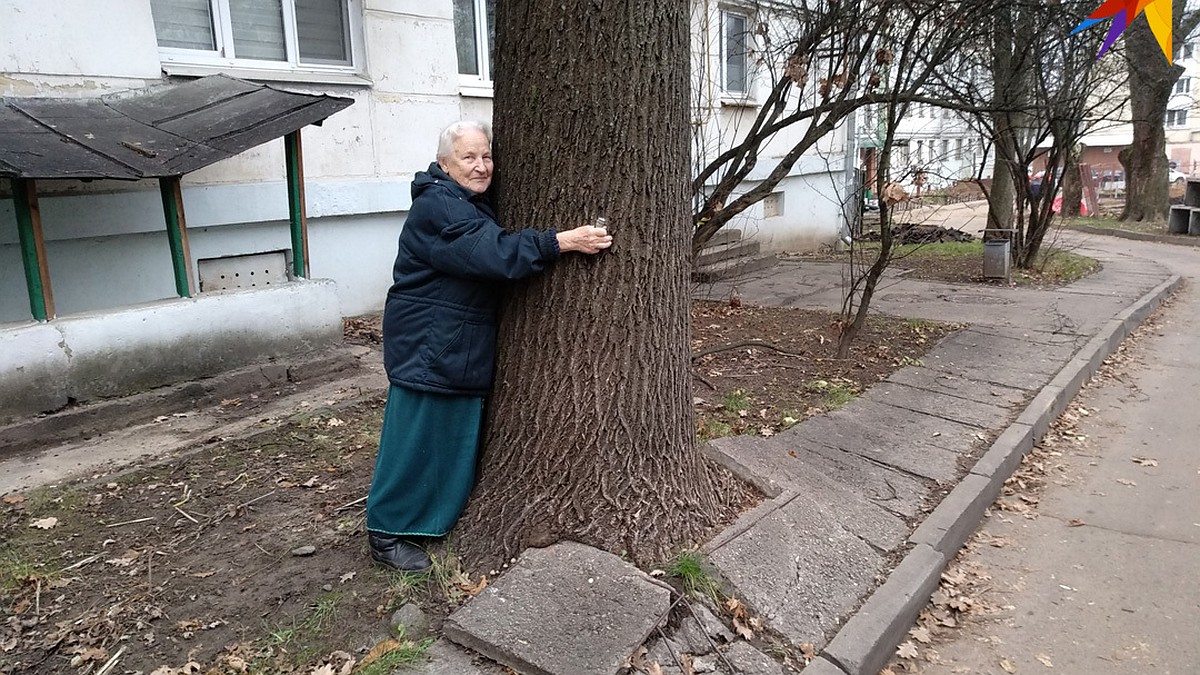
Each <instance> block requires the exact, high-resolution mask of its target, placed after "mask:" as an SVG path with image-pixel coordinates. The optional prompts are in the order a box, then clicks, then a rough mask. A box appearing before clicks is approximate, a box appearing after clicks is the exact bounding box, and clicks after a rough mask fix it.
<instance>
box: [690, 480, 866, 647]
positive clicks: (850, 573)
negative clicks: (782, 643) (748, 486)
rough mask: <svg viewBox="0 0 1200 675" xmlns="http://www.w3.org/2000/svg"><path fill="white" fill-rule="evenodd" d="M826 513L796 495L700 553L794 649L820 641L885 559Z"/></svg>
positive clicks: (823, 642)
mask: <svg viewBox="0 0 1200 675" xmlns="http://www.w3.org/2000/svg"><path fill="white" fill-rule="evenodd" d="M828 508H829V506H828V505H826V504H821V503H819V502H817V501H815V500H813V499H809V498H806V497H805V496H804V495H801V494H796V495H795V496H794V497H793V498H792V499H791V501H789V502H788V503H787V504H784V505H782V506H780V508H778V509H776V510H774V511H772V512H771V513H769V514H768V515H767V516H766V517H764V518H762V519H761V520H759V521H758V522H757V523H755V525H754V527H751V528H750V529H748V530H746V531H745V532H743V533H741V534H740V535H738V536H737V537H734V538H732V539H731V540H728V541H725V542H723V543H722V544H721V545H720V546H719V547H718V548H715V549H709V548H706V549H705V552H706V553H707V554H708V555H709V560H710V561H711V562H712V564H713V565H715V566H716V567H717V569H718V570H719V571H720V573H721V575H722V576H723V577H724V578H725V579H726V580H727V581H728V582H729V583H730V584H731V585H732V586H733V591H734V594H735V595H736V596H737V597H739V598H741V599H742V600H744V601H745V602H747V603H748V604H749V606H750V608H751V609H752V610H753V611H754V612H756V613H757V614H759V615H760V616H762V617H763V618H764V619H765V620H766V621H767V622H768V623H769V624H770V626H771V628H772V629H774V630H776V631H779V632H780V633H781V634H782V635H783V636H784V637H785V638H787V639H788V640H789V641H790V642H792V643H795V644H800V643H803V642H811V643H813V644H814V645H817V646H818V647H819V646H821V645H823V644H825V641H826V633H827V632H828V631H830V630H831V629H833V628H835V627H836V626H837V625H838V623H839V622H840V621H841V620H842V619H843V618H844V617H845V616H846V615H847V614H848V613H849V612H850V611H851V610H852V609H853V608H854V606H855V605H856V604H857V603H858V599H859V598H861V597H862V596H863V595H865V594H866V593H868V592H869V591H870V590H871V588H872V587H873V586H874V584H875V580H876V576H877V575H878V574H879V573H880V571H881V570H882V569H883V563H884V558H883V556H882V555H881V554H880V553H878V552H877V551H876V550H875V549H874V548H872V547H871V546H870V544H868V543H867V542H865V541H863V540H862V539H861V538H860V537H857V536H855V535H854V534H852V533H850V532H848V531H846V529H845V528H843V527H841V526H839V525H837V524H836V523H835V522H834V521H833V520H832V519H831V518H830V517H829V515H828Z"/></svg>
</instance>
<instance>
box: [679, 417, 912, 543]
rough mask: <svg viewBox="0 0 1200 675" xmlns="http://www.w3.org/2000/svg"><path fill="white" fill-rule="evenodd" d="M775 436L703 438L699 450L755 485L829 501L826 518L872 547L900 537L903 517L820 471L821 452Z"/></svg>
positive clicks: (903, 532)
mask: <svg viewBox="0 0 1200 675" xmlns="http://www.w3.org/2000/svg"><path fill="white" fill-rule="evenodd" d="M779 436H783V437H784V438H779V437H778V436H777V437H776V438H759V437H755V436H732V437H729V438H718V439H715V440H713V441H710V442H709V443H707V444H705V445H704V446H703V451H704V452H705V453H706V454H708V456H710V457H713V458H714V459H716V460H717V461H718V462H720V463H721V464H722V465H724V466H725V467H726V468H729V469H730V470H731V471H733V472H734V473H735V474H737V475H738V476H739V477H741V478H743V479H749V480H750V481H751V482H752V483H754V484H755V485H756V486H759V487H760V489H762V487H761V486H763V485H768V484H773V485H779V486H783V487H784V488H785V489H787V490H788V491H795V492H799V493H802V494H804V495H806V496H807V497H809V498H811V499H814V500H815V501H816V502H818V503H820V504H825V505H828V506H827V513H828V514H829V517H830V518H831V521H830V522H831V523H837V524H839V525H841V526H842V527H843V528H845V529H846V530H847V531H850V532H853V533H854V534H856V535H858V536H860V537H862V538H863V539H865V540H867V541H868V542H870V543H871V545H872V546H875V547H876V548H879V549H882V550H885V551H890V550H892V549H893V548H896V547H897V546H899V545H900V544H902V543H903V542H904V539H905V537H906V536H907V534H906V533H907V532H908V530H909V527H908V524H907V523H906V522H905V521H904V520H903V519H902V518H900V517H899V516H897V515H895V514H893V513H892V512H890V511H888V510H887V509H885V508H884V507H882V506H880V505H878V504H875V503H874V502H872V501H871V500H870V499H867V498H866V497H865V496H863V495H862V494H860V493H859V492H857V491H856V490H855V488H854V487H853V486H851V485H847V484H844V483H842V482H841V481H839V480H837V479H835V478H833V477H831V476H828V475H826V474H825V473H823V472H822V471H821V469H820V468H819V460H820V457H819V456H817V460H818V461H814V460H813V459H812V455H811V453H809V452H807V451H806V450H805V449H804V448H803V447H800V446H795V444H793V443H790V442H789V441H788V439H787V438H786V437H787V436H789V434H788V433H787V432H784V433H783V434H780V435H779ZM793 447H796V449H792V448H793ZM884 471H885V469H882V468H879V469H877V470H876V472H877V473H883V472H884Z"/></svg>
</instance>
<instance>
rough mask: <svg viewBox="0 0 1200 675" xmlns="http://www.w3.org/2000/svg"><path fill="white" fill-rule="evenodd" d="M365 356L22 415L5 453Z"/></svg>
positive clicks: (1, 447) (1, 434)
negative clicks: (38, 413) (46, 412)
mask: <svg viewBox="0 0 1200 675" xmlns="http://www.w3.org/2000/svg"><path fill="white" fill-rule="evenodd" d="M368 353H369V350H368ZM362 357H363V353H362V350H361V349H359V348H355V347H347V346H338V347H333V348H331V349H323V350H319V351H315V352H310V353H307V354H300V355H296V356H293V357H290V358H280V359H274V360H272V361H270V362H265V363H258V364H254V365H250V366H245V367H242V368H238V369H236V370H231V371H228V372H225V373H221V374H220V375H217V376H214V377H210V378H203V379H199V380H194V381H189V382H183V383H180V384H174V385H168V386H164V387H158V388H155V389H151V390H149V391H146V392H143V393H140V394H133V395H130V396H124V397H120V398H112V399H103V400H98V401H94V402H89V403H86V404H83V405H81V406H78V407H72V408H67V409H65V410H61V411H59V412H56V413H51V414H48V415H45V416H41V417H32V418H28V419H23V420H20V421H18V422H15V423H13V424H11V425H8V426H0V457H3V458H5V459H8V458H11V457H15V456H18V455H20V454H22V453H26V452H29V451H32V450H37V449H44V448H45V447H46V439H48V438H53V439H56V441H57V442H59V443H67V442H70V441H73V440H75V439H79V438H87V437H90V436H96V435H100V434H103V433H106V432H108V431H111V430H112V429H115V428H118V427H120V426H131V425H135V424H141V423H144V422H148V421H150V420H152V419H154V418H155V417H158V416H159V415H170V414H172V413H175V412H179V411H184V410H191V409H194V408H196V407H197V406H206V405H214V404H216V403H217V402H218V401H220V400H221V399H225V398H235V397H237V396H241V395H244V394H246V393H249V392H257V391H267V390H270V389H275V388H281V387H285V386H289V385H295V384H300V383H311V382H320V381H325V380H329V379H333V378H335V377H341V376H344V375H345V374H346V373H353V372H356V371H358V370H360V369H361V368H362V365H361V361H362Z"/></svg>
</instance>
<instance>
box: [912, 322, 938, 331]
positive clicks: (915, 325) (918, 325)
mask: <svg viewBox="0 0 1200 675" xmlns="http://www.w3.org/2000/svg"><path fill="white" fill-rule="evenodd" d="M939 326H940V324H938V322H936V321H929V320H927V319H905V320H904V327H905V328H907V329H909V330H912V331H918V332H919V331H926V330H933V329H935V328H938V327H939Z"/></svg>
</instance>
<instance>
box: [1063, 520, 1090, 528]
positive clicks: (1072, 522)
mask: <svg viewBox="0 0 1200 675" xmlns="http://www.w3.org/2000/svg"><path fill="white" fill-rule="evenodd" d="M1084 525H1087V523H1085V522H1084V521H1082V520H1080V519H1078V518H1072V519H1070V520H1068V521H1067V527H1082V526H1084Z"/></svg>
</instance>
